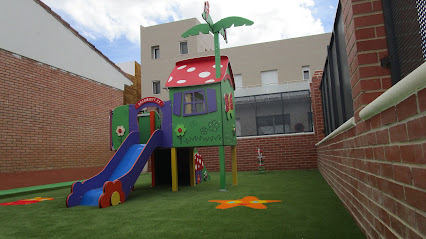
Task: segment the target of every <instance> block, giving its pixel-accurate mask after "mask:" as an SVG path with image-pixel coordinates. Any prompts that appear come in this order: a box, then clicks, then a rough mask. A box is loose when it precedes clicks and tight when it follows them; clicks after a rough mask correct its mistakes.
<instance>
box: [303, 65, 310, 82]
mask: <svg viewBox="0 0 426 239" xmlns="http://www.w3.org/2000/svg"><path fill="white" fill-rule="evenodd" d="M302 74H303V80H309V79H310V78H311V74H310V71H309V66H303V67H302Z"/></svg>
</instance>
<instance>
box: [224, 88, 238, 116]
mask: <svg viewBox="0 0 426 239" xmlns="http://www.w3.org/2000/svg"><path fill="white" fill-rule="evenodd" d="M224 97H225V112H226V118H227V119H228V120H230V119H231V118H234V117H235V112H234V99H233V97H232V93H229V94H225V96H224Z"/></svg>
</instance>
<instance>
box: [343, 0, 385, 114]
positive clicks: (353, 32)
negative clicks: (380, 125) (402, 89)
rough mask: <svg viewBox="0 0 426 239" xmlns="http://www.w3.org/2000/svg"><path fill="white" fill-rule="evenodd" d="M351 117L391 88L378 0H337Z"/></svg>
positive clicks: (380, 8)
mask: <svg viewBox="0 0 426 239" xmlns="http://www.w3.org/2000/svg"><path fill="white" fill-rule="evenodd" d="M340 2H341V6H342V13H343V22H344V26H345V38H346V51H347V54H348V65H349V75H350V77H351V86H352V99H353V106H354V107H353V108H354V112H355V120H358V119H359V117H358V113H359V111H360V110H361V109H362V108H363V107H365V105H367V104H368V103H370V102H372V101H373V100H374V99H376V98H377V97H378V96H379V95H381V94H382V93H383V92H384V91H386V89H389V88H390V87H391V77H390V74H391V73H390V70H389V69H387V68H383V67H381V65H380V60H381V59H383V58H385V57H387V56H388V50H387V43H386V32H385V25H384V17H383V6H382V0H363V1H360V0H341V1H340Z"/></svg>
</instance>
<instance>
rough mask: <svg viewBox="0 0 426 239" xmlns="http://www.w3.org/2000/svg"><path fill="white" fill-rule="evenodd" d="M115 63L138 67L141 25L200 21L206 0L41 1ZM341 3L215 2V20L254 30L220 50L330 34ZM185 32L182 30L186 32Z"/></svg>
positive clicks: (232, 37) (236, 32) (230, 33)
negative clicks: (243, 21) (242, 21)
mask: <svg viewBox="0 0 426 239" xmlns="http://www.w3.org/2000/svg"><path fill="white" fill-rule="evenodd" d="M42 1H43V2H44V3H45V4H47V5H48V6H49V7H50V8H52V9H53V10H54V11H55V12H56V13H57V14H58V15H59V16H61V17H62V18H63V19H64V20H65V21H67V22H68V23H69V24H70V25H71V26H72V27H73V28H74V29H76V30H77V31H78V32H79V33H80V34H81V35H82V36H84V37H85V38H86V39H87V40H88V41H89V42H90V43H92V44H93V45H95V47H96V48H97V49H99V50H100V51H101V52H102V53H103V54H104V55H106V56H107V57H108V58H109V59H110V60H112V61H113V62H114V63H120V62H127V61H137V62H138V63H140V25H142V26H144V27H148V26H154V25H158V24H163V23H168V22H173V21H178V20H183V19H188V18H193V17H196V18H197V19H198V20H199V21H200V22H201V23H204V20H203V19H202V18H201V13H202V12H203V10H204V0H180V1H178V0H42ZM337 4H338V0H261V1H253V0H250V1H244V0H211V1H209V5H210V16H211V17H212V19H213V21H214V22H217V21H218V20H220V19H222V18H225V17H229V16H239V17H244V18H247V19H250V20H252V21H254V24H253V25H252V26H242V27H236V28H234V27H231V28H229V29H227V37H228V44H226V43H225V42H224V41H221V43H220V45H221V48H227V47H235V46H241V45H248V44H255V43H261V42H268V41H276V40H281V39H288V38H294V37H301V36H308V35H314V34H320V33H324V32H331V31H332V28H333V23H334V18H335V14H336V9H337ZM182 33H183V32H182Z"/></svg>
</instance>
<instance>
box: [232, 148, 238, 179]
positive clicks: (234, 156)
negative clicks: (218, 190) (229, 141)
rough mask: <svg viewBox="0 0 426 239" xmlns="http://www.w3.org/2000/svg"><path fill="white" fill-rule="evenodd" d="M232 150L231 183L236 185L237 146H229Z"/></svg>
mask: <svg viewBox="0 0 426 239" xmlns="http://www.w3.org/2000/svg"><path fill="white" fill-rule="evenodd" d="M231 151H232V185H234V186H237V185H238V177H237V176H238V175H237V172H238V170H237V146H231Z"/></svg>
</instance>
